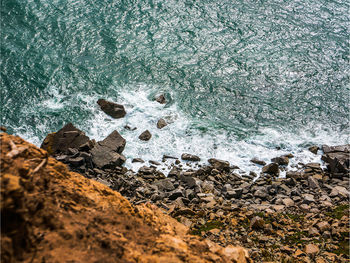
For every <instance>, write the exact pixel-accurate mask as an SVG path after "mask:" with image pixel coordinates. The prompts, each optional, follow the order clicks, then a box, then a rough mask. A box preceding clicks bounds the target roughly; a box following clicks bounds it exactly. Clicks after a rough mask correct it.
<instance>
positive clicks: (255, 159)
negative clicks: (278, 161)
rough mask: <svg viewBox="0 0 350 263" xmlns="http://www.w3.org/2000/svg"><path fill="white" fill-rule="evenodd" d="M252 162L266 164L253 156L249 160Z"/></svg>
mask: <svg viewBox="0 0 350 263" xmlns="http://www.w3.org/2000/svg"><path fill="white" fill-rule="evenodd" d="M250 161H251V162H252V163H255V164H259V165H266V162H264V161H262V160H259V159H257V158H253V159H251V160H250Z"/></svg>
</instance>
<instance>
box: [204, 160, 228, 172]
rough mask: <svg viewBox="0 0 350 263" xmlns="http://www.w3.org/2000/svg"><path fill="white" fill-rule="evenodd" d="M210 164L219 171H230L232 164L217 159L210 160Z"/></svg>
mask: <svg viewBox="0 0 350 263" xmlns="http://www.w3.org/2000/svg"><path fill="white" fill-rule="evenodd" d="M208 163H210V164H211V165H212V166H213V167H214V168H215V169H217V170H220V171H221V170H229V169H230V163H229V162H228V161H223V160H219V159H215V158H210V159H208Z"/></svg>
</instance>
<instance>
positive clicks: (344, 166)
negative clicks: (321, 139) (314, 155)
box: [322, 144, 350, 175]
mask: <svg viewBox="0 0 350 263" xmlns="http://www.w3.org/2000/svg"><path fill="white" fill-rule="evenodd" d="M322 149H323V152H324V155H322V160H323V161H324V162H326V163H328V165H327V168H328V170H329V172H331V173H332V174H335V173H340V174H344V175H346V174H347V173H348V172H349V167H350V153H349V152H350V144H346V145H339V146H333V147H332V146H327V145H323V146H322Z"/></svg>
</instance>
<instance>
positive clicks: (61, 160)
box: [55, 154, 68, 162]
mask: <svg viewBox="0 0 350 263" xmlns="http://www.w3.org/2000/svg"><path fill="white" fill-rule="evenodd" d="M67 158H68V156H67V155H65V154H62V155H58V156H56V157H55V159H56V160H57V161H60V162H64V161H66V160H67Z"/></svg>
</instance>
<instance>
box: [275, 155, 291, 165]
mask: <svg viewBox="0 0 350 263" xmlns="http://www.w3.org/2000/svg"><path fill="white" fill-rule="evenodd" d="M271 162H274V163H277V164H279V165H288V164H289V158H288V157H286V156H280V157H275V158H272V159H271Z"/></svg>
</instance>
